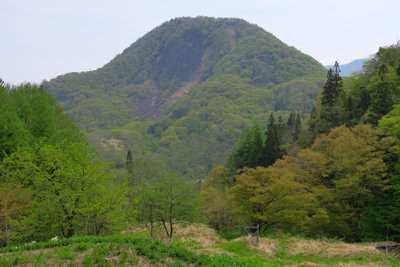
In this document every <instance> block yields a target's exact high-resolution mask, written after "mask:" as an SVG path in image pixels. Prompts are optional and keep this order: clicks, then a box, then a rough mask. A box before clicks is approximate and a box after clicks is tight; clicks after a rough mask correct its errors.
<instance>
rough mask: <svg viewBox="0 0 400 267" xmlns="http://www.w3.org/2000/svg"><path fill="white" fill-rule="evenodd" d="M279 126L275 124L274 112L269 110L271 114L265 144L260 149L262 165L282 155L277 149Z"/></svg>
mask: <svg viewBox="0 0 400 267" xmlns="http://www.w3.org/2000/svg"><path fill="white" fill-rule="evenodd" d="M279 128H280V126H279V125H278V127H277V125H276V124H275V119H274V114H273V112H271V115H270V117H269V120H268V132H267V139H266V140H265V145H264V148H263V151H262V157H261V161H262V163H263V164H262V166H263V167H268V166H270V165H272V164H274V163H275V161H276V160H277V159H280V158H281V157H282V153H281V151H280V149H279V145H280V143H279V138H278V134H277V132H278V130H279Z"/></svg>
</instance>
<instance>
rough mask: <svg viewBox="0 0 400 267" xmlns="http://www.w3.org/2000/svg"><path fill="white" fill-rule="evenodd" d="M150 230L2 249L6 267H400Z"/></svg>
mask: <svg viewBox="0 0 400 267" xmlns="http://www.w3.org/2000/svg"><path fill="white" fill-rule="evenodd" d="M162 238H163V237H162V232H161V231H159V232H157V231H155V233H154V235H153V238H151V239H150V238H149V234H148V231H147V230H146V229H145V227H136V228H133V229H130V230H129V231H126V232H124V234H121V235H119V236H115V237H88V236H86V237H74V238H71V239H59V240H57V241H49V242H39V243H33V244H32V243H31V244H27V245H23V246H19V247H18V246H17V247H15V246H13V247H7V248H2V249H0V266H4V267H8V266H286V267H289V266H346V267H352V266H369V267H378V266H379V267H381V266H382V267H383V266H400V263H399V257H398V256H396V254H391V253H385V252H382V251H379V250H377V249H375V248H373V247H367V246H362V245H357V244H347V243H344V242H339V241H329V240H328V241H317V240H311V239H310V240H308V239H304V238H299V237H293V236H289V235H281V236H279V237H275V238H261V239H260V242H259V244H256V243H255V242H253V241H252V240H250V239H249V238H246V237H239V238H236V239H233V240H231V241H227V240H224V239H222V238H220V237H219V236H218V235H217V234H216V233H215V231H214V230H212V229H210V228H208V227H206V226H204V225H189V226H186V227H183V226H182V227H179V228H178V229H177V231H176V236H175V238H174V240H173V241H172V243H171V245H169V246H168V245H167V244H165V243H164V241H163V239H162Z"/></svg>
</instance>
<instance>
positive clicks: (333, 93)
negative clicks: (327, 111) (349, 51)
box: [321, 61, 343, 107]
mask: <svg viewBox="0 0 400 267" xmlns="http://www.w3.org/2000/svg"><path fill="white" fill-rule="evenodd" d="M339 73H340V68H339V63H338V62H337V61H336V62H335V65H334V66H333V69H329V70H328V74H327V81H326V83H325V86H324V91H323V92H322V99H321V102H322V105H323V106H329V107H332V106H333V105H334V104H336V102H337V100H338V98H339V96H340V94H341V93H342V92H343V81H342V77H340V74H339Z"/></svg>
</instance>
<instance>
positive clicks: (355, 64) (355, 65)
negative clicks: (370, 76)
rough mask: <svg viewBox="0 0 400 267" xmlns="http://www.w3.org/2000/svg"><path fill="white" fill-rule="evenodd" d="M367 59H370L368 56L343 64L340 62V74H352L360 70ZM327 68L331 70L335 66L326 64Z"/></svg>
mask: <svg viewBox="0 0 400 267" xmlns="http://www.w3.org/2000/svg"><path fill="white" fill-rule="evenodd" d="M365 60H368V58H361V59H356V60H353V61H352V62H350V63H347V64H343V65H340V62H339V67H340V70H341V72H340V75H341V76H350V74H351V73H352V72H354V71H360V70H361V69H362V65H363V63H364V61H365ZM325 68H326V69H327V70H329V69H330V68H333V65H328V66H325Z"/></svg>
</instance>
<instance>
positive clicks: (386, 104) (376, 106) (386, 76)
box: [367, 64, 397, 126]
mask: <svg viewBox="0 0 400 267" xmlns="http://www.w3.org/2000/svg"><path fill="white" fill-rule="evenodd" d="M396 82H397V75H396V72H395V70H394V69H393V68H391V67H390V66H388V65H386V64H382V65H381V66H380V67H379V69H378V72H377V74H376V75H374V76H373V77H372V78H371V80H370V83H369V86H368V87H367V89H368V90H370V91H371V92H372V93H371V98H372V101H371V106H370V111H371V114H369V116H370V119H369V121H370V122H371V123H372V124H373V125H375V126H376V125H377V124H378V120H379V119H380V118H381V117H382V116H384V115H386V114H388V113H389V112H390V111H391V110H392V109H393V104H394V96H395V94H396V89H395V84H396Z"/></svg>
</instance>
